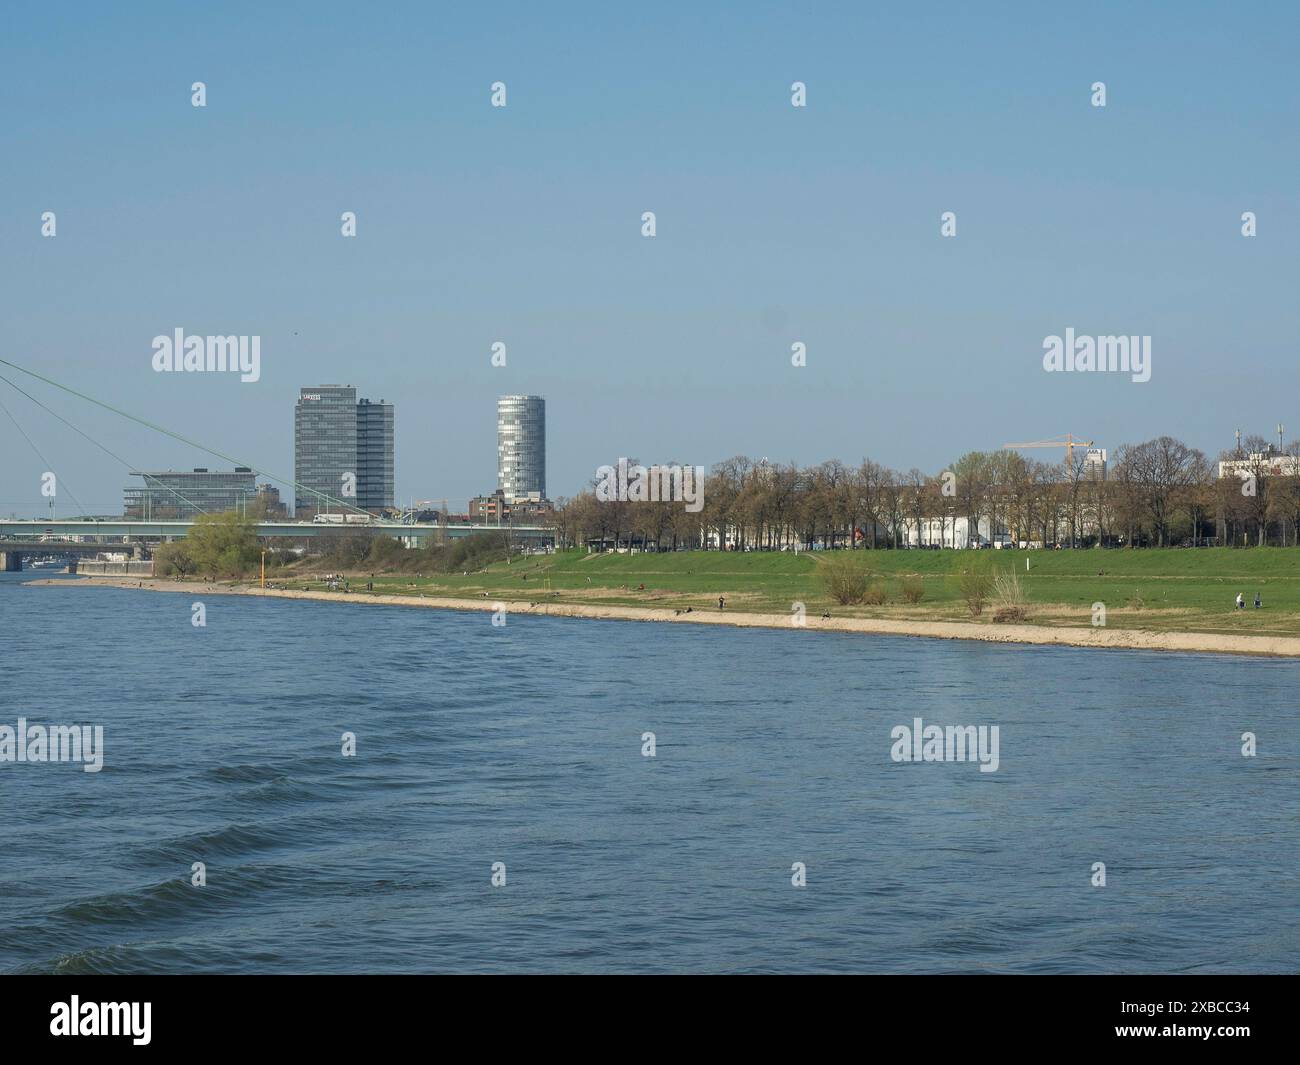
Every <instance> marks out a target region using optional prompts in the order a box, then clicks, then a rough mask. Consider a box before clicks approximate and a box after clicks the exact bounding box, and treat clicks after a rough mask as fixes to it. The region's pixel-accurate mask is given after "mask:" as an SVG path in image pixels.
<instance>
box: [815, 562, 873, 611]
mask: <svg viewBox="0 0 1300 1065" xmlns="http://www.w3.org/2000/svg"><path fill="white" fill-rule="evenodd" d="M852 554H853V552H851V551H846V552H843V553H842V554H840V555H839V556H838V557H836V556H832V557H831V558H824V559H822V562H821V570H820V572H819V574H818V576H820V578H821V582H822V586H823V587H824V588H825V589H826V594H827V595H829V596H830V597H831V598H832V599H834V600H835V602H837V603H839V604H840V605H841V606H851V605H852V604H854V603H860V602H862V600H863V599H864V598H865V597H866V595H867V585H868V583H869V581H870V577H871V575H870V574H869V573H868V572H867V569H866V567H865V566H863V565H862V564H861V563H860V562H859V561H858V560H857V559H856V558H853V557H851V556H852Z"/></svg>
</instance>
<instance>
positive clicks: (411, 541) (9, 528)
mask: <svg viewBox="0 0 1300 1065" xmlns="http://www.w3.org/2000/svg"><path fill="white" fill-rule="evenodd" d="M194 524H195V523H194V522H193V521H132V520H130V519H126V518H121V519H119V518H104V519H98V518H75V519H72V520H68V521H55V520H45V521H42V520H39V519H16V520H14V519H11V520H7V521H6V520H0V570H6V571H9V572H13V571H15V570H18V569H20V568H21V567H22V558H23V556H24V555H62V554H95V553H96V552H98V551H103V550H105V549H106V548H107V547H109V546H114V547H119V548H123V547H124V545H129V546H125V549H126V550H130V551H131V553H132V554H133V555H135V556H136V557H139V546H140V545H141V544H144V543H149V542H157V543H166V542H169V541H172V540H179V539H181V538H182V537H184V536H185V535H186V534H188V533H189V531H190V529H191V528H192V527H193V526H194ZM255 531H256V533H257V535H258V536H259V537H262V538H265V539H277V538H279V539H289V540H299V539H311V538H314V537H317V536H329V535H331V534H333V535H335V536H337V535H338V534H339V533H340V532H343V531H348V532H357V531H361V532H366V533H373V534H375V535H383V536H391V537H393V538H394V539H398V540H401V541H402V542H403V543H405V544H406V546H407V547H419V546H420V545H422V544H423V543H424V542H425V541H426V540H427V539H428V538H429V537H430V536H433V537H438V536H445V537H446V538H447V539H449V540H460V539H463V538H464V537H466V536H473V535H474V534H475V533H484V532H508V533H509V534H510V537H511V539H512V540H515V541H516V542H518V543H520V544H521V545H523V546H527V547H551V546H554V544H555V530H554V529H551V528H548V527H546V526H544V525H436V524H426V525H405V524H402V523H401V522H395V521H374V522H370V523H368V524H361V523H355V524H350V525H335V524H329V523H325V522H311V521H261V522H258V523H257V524H256V527H255ZM73 537H75V538H76V539H71V538H73Z"/></svg>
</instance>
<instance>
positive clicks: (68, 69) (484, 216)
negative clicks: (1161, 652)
mask: <svg viewBox="0 0 1300 1065" xmlns="http://www.w3.org/2000/svg"><path fill="white" fill-rule="evenodd" d="M484 7H490V10H479V9H480V8H484ZM1048 8H1049V5H1042V4H993V5H978V6H977V5H968V4H951V5H949V4H934V5H889V6H888V7H885V6H884V5H879V6H874V5H873V6H870V7H869V6H868V5H863V4H812V5H786V4H780V5H777V4H758V5H744V6H743V7H742V6H741V5H700V4H667V5H656V6H655V9H654V10H650V9H648V8H647V7H644V6H638V7H637V8H636V9H635V10H627V11H623V10H619V6H618V5H598V4H565V5H546V6H545V7H544V8H543V6H542V5H536V4H493V5H471V4H461V5H454V6H451V5H436V6H435V5H430V4H380V5H356V6H344V5H334V4H321V3H312V4H278V5H257V4H222V5H210V6H199V5H178V4H144V3H137V4H130V5H119V10H117V11H113V10H109V9H108V8H107V7H106V6H104V5H91V4H80V3H79V4H62V5H38V4H23V3H18V4H9V5H7V7H6V20H5V22H6V25H5V32H4V34H3V37H0V189H2V190H3V195H2V196H0V292H2V293H3V297H2V298H0V350H2V354H0V357H3V358H7V359H10V360H12V361H14V362H17V363H20V364H22V365H26V366H30V367H32V368H34V369H38V370H40V371H41V372H43V373H46V374H48V375H49V376H51V377H54V378H56V379H58V380H61V381H65V382H67V383H69V384H72V385H74V386H76V387H78V388H80V389H82V390H84V391H86V392H88V393H90V394H92V395H95V396H97V397H99V398H101V399H104V400H105V401H107V402H111V403H114V404H117V405H120V406H123V407H125V408H127V409H129V410H132V411H134V412H139V413H141V414H143V415H146V416H148V417H150V418H152V419H153V420H155V421H159V422H161V423H163V424H165V425H168V426H172V427H175V428H177V429H180V430H182V431H184V432H187V433H189V434H192V435H193V436H195V437H197V438H199V439H201V440H204V441H205V442H208V443H210V444H212V445H213V446H216V447H218V448H220V449H221V450H224V451H227V452H229V453H231V454H235V455H238V456H240V457H241V458H245V459H248V460H249V461H251V462H253V463H254V464H256V465H258V466H262V467H265V468H267V469H269V470H273V471H276V472H280V473H285V474H290V473H291V472H292V465H293V454H292V421H293V403H294V399H295V397H296V394H297V390H298V388H299V387H300V386H302V385H310V384H321V383H332V382H340V383H350V384H355V385H357V386H358V389H359V390H360V392H361V394H362V395H367V396H369V397H371V398H373V399H380V398H384V399H388V400H391V401H394V402H395V403H396V404H397V410H396V425H397V430H396V433H397V444H396V447H397V456H396V458H397V491H398V496H399V497H400V499H401V500H408V499H412V498H414V499H429V498H444V497H445V498H448V499H451V500H458V499H459V500H464V499H466V498H467V497H468V496H470V495H472V494H476V493H478V492H480V491H486V490H490V489H491V488H492V487H493V486H494V483H495V465H494V463H495V433H494V421H493V418H494V404H495V397H496V396H497V395H498V394H501V393H506V392H531V393H539V394H541V395H544V396H546V398H547V402H548V421H549V434H548V445H549V463H548V486H549V488H550V491H551V494H552V495H569V494H572V493H573V492H574V491H576V490H578V489H579V488H580V487H581V486H582V485H584V484H585V483H587V482H588V481H589V480H590V479H591V477H592V476H593V473H594V470H595V468H596V467H597V466H600V465H602V464H605V463H608V462H613V461H615V460H616V459H617V458H618V457H619V456H621V455H631V456H637V457H639V458H641V459H642V460H643V461H647V462H649V461H667V460H676V461H680V462H689V463H699V464H703V465H706V466H707V465H709V464H711V463H713V462H715V461H717V460H719V459H722V458H725V457H727V456H730V455H733V454H737V453H747V454H750V455H753V456H756V457H758V456H766V457H769V458H771V459H773V460H779V461H789V460H795V461H799V462H804V463H811V462H816V461H821V460H823V459H827V458H840V459H842V460H844V461H846V462H849V463H856V462H858V461H860V460H861V459H862V457H863V456H864V455H865V456H870V457H872V458H874V459H876V460H877V461H880V462H884V463H887V464H889V465H892V466H895V467H897V468H900V469H904V470H905V469H907V468H909V467H911V466H917V467H919V468H921V469H923V470H926V471H927V472H932V473H933V472H938V471H939V470H941V469H943V468H944V467H945V466H946V464H947V463H949V462H950V461H952V459H953V458H955V457H956V456H958V455H960V454H961V453H963V452H965V451H968V450H973V449H992V448H996V447H998V446H1000V445H1001V444H1003V443H1005V442H1007V441H1010V440H1029V439H1038V438H1046V437H1050V436H1055V435H1058V434H1061V433H1065V432H1071V433H1075V434H1077V435H1081V436H1087V437H1092V438H1094V439H1096V440H1097V441H1098V443H1099V444H1101V445H1102V446H1107V447H1111V448H1114V447H1115V446H1117V445H1118V444H1120V443H1123V442H1132V441H1137V440H1141V439H1146V438H1149V437H1151V436H1155V435H1159V434H1161V433H1169V434H1171V435H1174V436H1179V437H1181V438H1183V439H1185V440H1187V441H1188V442H1189V443H1191V444H1193V445H1195V446H1198V447H1201V448H1203V449H1205V450H1207V451H1211V452H1215V451H1217V450H1218V449H1220V448H1221V447H1225V446H1228V445H1230V444H1231V442H1232V430H1233V429H1235V428H1238V427H1240V428H1242V429H1243V430H1244V431H1247V432H1250V431H1259V432H1264V433H1270V432H1271V431H1272V427H1273V426H1274V425H1275V424H1276V423H1277V422H1278V421H1283V422H1285V423H1287V425H1288V426H1289V427H1290V426H1292V425H1293V426H1294V432H1292V431H1291V429H1290V428H1289V429H1288V433H1287V436H1288V438H1290V437H1291V436H1293V435H1295V436H1300V410H1293V409H1292V407H1293V406H1294V404H1293V401H1292V400H1291V398H1290V397H1292V396H1294V395H1295V394H1296V391H1297V390H1296V384H1297V381H1296V358H1295V356H1296V337H1297V336H1298V335H1300V312H1297V306H1298V305H1300V301H1298V300H1297V299H1296V297H1295V288H1296V277H1297V267H1296V248H1297V238H1298V237H1300V195H1298V194H1297V183H1296V175H1297V174H1298V173H1300V165H1298V164H1300V158H1298V156H1300V149H1298V148H1297V138H1296V129H1297V125H1298V123H1297V119H1300V73H1298V72H1297V67H1296V64H1295V61H1294V54H1293V52H1294V42H1295V40H1296V39H1297V31H1298V30H1300V15H1297V13H1296V9H1295V7H1294V5H1287V4H1255V5H1232V6H1229V5H1206V4H1186V5H1179V6H1178V7H1177V8H1173V7H1171V6H1169V5H1159V4H1132V3H1116V4H1109V3H1101V4H1088V5H1069V6H1068V7H1065V6H1064V5H1062V6H1061V9H1060V10H1059V11H1052V10H1048ZM498 80H499V81H503V82H505V83H506V85H507V89H508V100H509V104H508V106H507V107H506V108H504V109H499V108H492V107H491V106H490V103H489V86H490V85H491V84H492V83H493V82H494V81H498ZM796 80H799V81H803V82H805V83H806V84H807V87H808V90H807V91H808V106H807V107H806V108H804V109H796V108H792V107H791V106H790V84H791V83H792V82H793V81H796ZM1098 80H1100V81H1104V82H1105V83H1106V86H1107V106H1106V107H1105V108H1104V109H1103V108H1094V107H1092V106H1090V103H1089V96H1090V86H1091V84H1092V83H1093V82H1094V81H1098ZM194 81H204V82H205V83H206V84H207V89H208V106H207V107H206V108H202V109H198V108H194V107H192V106H191V105H190V85H191V83H192V82H194ZM949 210H950V211H955V212H956V214H957V218H958V235H957V236H956V237H955V238H953V239H943V238H941V237H940V236H939V218H940V214H941V212H943V211H949ZM1247 210H1250V211H1254V212H1256V214H1257V216H1258V225H1259V236H1258V237H1256V238H1254V239H1246V238H1243V237H1242V236H1241V235H1240V224H1241V223H1240V216H1241V213H1242V212H1243V211H1247ZM43 211H54V212H56V213H57V218H58V235H57V237H55V238H54V239H47V238H43V237H42V236H41V235H40V216H41V213H42V212H43ZM343 211H355V212H356V214H357V216H358V230H359V235H358V236H357V238H356V239H345V238H343V237H341V236H340V234H339V224H340V223H339V216H340V214H341V213H342V212H343ZM643 211H654V212H655V213H656V216H657V220H658V235H657V236H656V237H655V238H654V239H645V238H643V237H642V236H641V234H640V217H641V213H642V212H643ZM178 326H179V327H183V328H185V329H186V330H187V331H188V332H190V333H201V334H208V333H221V334H226V333H246V334H257V335H260V336H261V337H262V377H261V380H260V381H259V382H257V383H256V384H241V383H239V382H238V380H237V379H236V378H234V377H231V378H228V379H216V378H213V377H211V376H209V375H202V374H155V373H154V372H153V370H152V369H151V366H150V356H151V349H150V342H151V340H152V338H153V337H154V336H155V335H157V334H160V333H170V331H171V330H173V329H174V328H176V327H178ZM1067 327H1073V328H1074V329H1075V330H1076V331H1077V332H1078V333H1080V334H1085V333H1090V334H1110V333H1122V334H1149V335H1151V336H1152V348H1153V372H1152V377H1151V380H1150V381H1149V382H1148V383H1146V384H1134V383H1133V382H1131V381H1130V380H1129V379H1128V377H1127V376H1122V375H1106V374H1094V375H1090V376H1083V375H1077V374H1047V373H1045V372H1044V371H1043V368H1042V341H1043V338H1044V337H1045V336H1047V335H1050V334H1060V333H1063V332H1064V330H1065V329H1066V328H1067ZM498 340H500V341H504V342H505V343H506V344H507V346H508V352H509V355H508V363H509V364H508V366H507V367H506V368H504V369H501V368H493V367H492V366H491V365H490V362H489V356H490V349H491V345H492V343H493V342H494V341H498ZM795 341H803V342H804V343H806V344H807V346H808V365H807V366H806V367H802V368H795V367H792V366H791V365H790V345H791V344H792V343H793V342H795ZM0 369H3V368H0ZM3 372H4V373H5V376H12V374H11V372H10V371H8V370H7V369H6V370H4V371H3ZM19 383H23V382H21V381H20V382H19ZM24 387H29V384H26V383H24ZM29 390H31V391H33V394H36V395H39V396H40V397H41V398H42V399H43V400H44V401H45V402H47V403H49V405H50V406H51V407H53V408H54V409H56V410H58V411H59V412H60V413H62V414H63V415H64V416H65V417H68V418H69V419H70V420H72V421H74V422H75V423H76V424H78V425H79V426H80V427H82V428H83V429H85V430H86V431H87V432H89V433H90V434H91V435H92V436H95V437H96V438H97V439H99V440H101V441H102V442H103V443H105V444H106V445H107V446H109V447H110V448H112V449H113V450H114V451H117V452H118V453H119V454H121V455H122V456H123V457H125V458H127V459H128V460H129V461H130V462H131V463H132V464H133V465H136V467H137V468H139V467H148V468H159V467H169V466H174V467H177V468H187V467H189V466H193V465H201V466H202V465H210V466H218V465H222V464H221V463H219V462H218V461H217V460H214V459H212V458H211V457H207V456H204V455H203V454H202V453H200V452H196V451H193V450H192V449H189V448H186V447H185V446H183V445H180V444H177V443H175V442H172V441H169V440H167V439H165V438H161V437H158V436H156V435H154V434H151V433H149V432H147V431H145V430H141V429H139V428H137V427H134V426H131V425H129V424H127V423H124V422H122V421H121V420H119V419H117V418H115V417H113V416H112V415H109V414H107V413H105V412H103V411H98V410H96V409H94V408H92V407H89V406H87V405H85V404H83V403H81V402H80V401H76V400H73V399H71V398H70V397H66V396H63V395H60V394H58V393H56V392H53V391H52V390H50V389H49V388H48V387H47V386H44V385H40V384H39V383H38V384H34V385H30V387H29ZM0 402H3V404H4V405H5V407H7V408H8V409H9V410H10V411H11V412H13V414H14V415H15V416H16V417H17V418H18V420H19V422H20V424H21V425H22V426H23V428H24V429H25V430H26V431H27V433H28V434H29V435H30V436H31V437H32V438H33V440H35V441H36V443H37V444H38V446H39V447H40V449H41V451H42V452H43V453H44V454H45V456H46V458H47V459H48V460H49V465H50V466H52V467H53V468H54V469H55V470H56V472H58V473H59V475H60V479H61V483H62V484H63V486H64V487H65V489H70V490H71V492H72V493H74V494H75V495H76V496H77V498H78V499H80V500H81V501H82V502H83V503H85V504H87V505H92V506H93V508H94V509H100V510H110V511H111V510H116V509H119V508H120V506H121V489H122V487H123V486H124V485H125V484H127V483H128V480H129V478H128V477H127V475H126V470H125V469H123V468H122V467H121V466H120V465H118V464H117V463H115V462H113V461H112V460H111V459H109V458H108V457H107V456H104V455H103V454H102V453H101V452H99V451H97V450H95V449H94V448H92V447H91V446H90V445H88V444H86V442H85V441H84V440H81V439H80V438H78V437H75V436H70V435H69V434H68V433H67V431H66V430H64V429H63V427H62V426H60V425H58V423H57V422H55V421H53V420H52V419H51V418H50V417H49V416H48V415H47V414H45V413H44V412H42V411H40V410H39V409H37V408H35V407H33V406H32V405H31V404H30V403H29V402H28V401H27V400H26V399H24V398H23V397H21V396H18V395H17V394H15V393H14V392H13V391H12V390H11V389H10V388H9V387H8V386H7V385H4V384H3V383H0ZM1038 454H1039V457H1047V456H1049V455H1050V454H1051V453H1047V452H1040V453H1038ZM0 455H3V461H2V462H0V511H3V512H4V513H9V512H11V511H16V512H18V513H20V514H21V513H33V512H43V510H44V506H43V501H42V499H41V497H40V474H41V473H42V472H43V471H44V470H45V469H46V468H48V467H47V466H46V464H45V463H44V462H42V461H41V460H40V459H39V458H38V457H37V456H36V455H35V454H33V453H32V451H31V450H30V448H29V447H28V445H27V444H26V442H25V441H24V440H23V439H22V437H21V436H20V435H19V434H18V432H17V431H16V430H15V429H14V426H13V424H12V423H11V422H10V420H9V418H8V417H6V416H5V415H4V414H3V413H0ZM285 494H286V495H291V494H292V493H291V492H288V491H287V490H286V493H285ZM70 509H72V508H71V504H70V502H69V501H67V500H66V499H63V500H61V501H60V511H61V512H65V513H66V512H68V511H69V510H70Z"/></svg>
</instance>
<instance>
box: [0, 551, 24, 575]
mask: <svg viewBox="0 0 1300 1065" xmlns="http://www.w3.org/2000/svg"><path fill="white" fill-rule="evenodd" d="M22 568H23V556H22V555H20V554H19V553H18V552H17V551H0V573H17V572H18V571H19V570H20V569H22Z"/></svg>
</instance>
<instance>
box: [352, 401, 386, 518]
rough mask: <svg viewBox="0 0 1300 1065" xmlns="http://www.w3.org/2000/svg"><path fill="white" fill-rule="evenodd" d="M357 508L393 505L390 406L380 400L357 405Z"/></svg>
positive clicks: (371, 508)
mask: <svg viewBox="0 0 1300 1065" xmlns="http://www.w3.org/2000/svg"><path fill="white" fill-rule="evenodd" d="M356 505H357V506H359V507H360V508H361V509H362V510H383V509H385V508H388V507H391V506H392V505H393V405H392V404H391V403H385V402H384V401H383V400H382V399H381V400H380V401H379V402H378V403H372V402H370V400H368V399H363V400H360V401H359V402H358V403H357V503H356Z"/></svg>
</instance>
